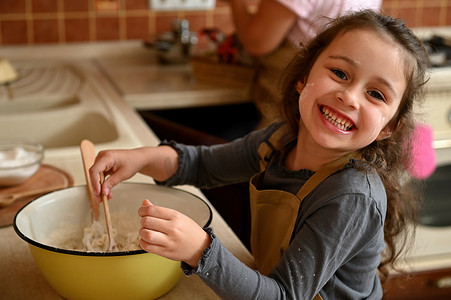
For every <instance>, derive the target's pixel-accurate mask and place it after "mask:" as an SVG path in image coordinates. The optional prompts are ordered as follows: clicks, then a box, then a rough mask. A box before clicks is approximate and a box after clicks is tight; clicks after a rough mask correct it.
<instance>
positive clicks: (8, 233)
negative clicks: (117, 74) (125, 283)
mask: <svg viewBox="0 0 451 300" xmlns="http://www.w3.org/2000/svg"><path fill="white" fill-rule="evenodd" d="M132 44H133V43H132ZM134 45H135V46H136V43H135V44H134ZM129 46H130V44H129V43H126V45H124V48H125V49H127V48H128V47H129ZM119 48H121V47H120V45H116V44H110V43H106V44H92V45H72V46H67V45H63V46H59V45H58V46H30V47H2V48H1V49H0V57H5V58H8V59H10V60H22V59H26V60H29V61H63V62H68V63H71V64H73V66H75V67H77V65H79V66H80V70H81V71H82V73H81V74H82V75H83V76H84V77H83V78H84V79H86V82H88V83H90V84H91V85H92V87H91V88H92V90H93V91H92V93H93V94H94V95H95V96H96V97H94V98H90V99H81V100H80V101H79V102H77V103H76V104H70V105H69V106H68V107H67V108H52V109H49V111H48V112H47V111H44V112H43V111H37V112H35V113H34V112H25V113H18V114H17V116H18V117H32V116H39V115H41V116H43V117H44V118H45V117H46V116H50V115H52V116H53V115H58V114H60V113H65V114H66V113H67V115H68V116H69V115H70V112H71V111H72V112H78V113H80V112H83V111H84V110H83V109H90V108H92V107H95V106H98V105H105V111H106V112H105V114H107V116H106V117H107V119H108V121H109V122H110V123H111V124H112V126H115V127H116V130H117V134H118V137H117V138H116V139H115V140H111V141H106V142H102V143H98V144H96V150H98V151H99V150H103V149H109V148H133V147H140V146H145V145H149V146H152V145H157V144H158V142H159V141H158V139H157V137H156V136H155V135H154V134H153V132H152V131H151V130H150V129H149V128H148V127H147V125H146V124H145V123H144V122H143V121H142V120H141V119H140V118H139V115H138V114H137V113H136V112H135V111H134V109H133V108H132V107H131V105H130V104H129V103H127V102H126V101H125V100H124V97H123V95H122V94H121V93H120V91H118V89H117V87H116V86H114V85H112V84H111V82H110V81H109V79H108V78H107V77H106V76H105V75H104V74H102V71H99V70H100V66H99V65H97V63H96V62H95V61H96V58H98V57H100V56H101V57H103V58H106V57H108V58H112V57H121V56H124V55H125V54H126V53H127V50H124V49H122V48H121V49H120V50H119ZM125 56H126V55H125ZM77 61H79V62H80V63H79V64H77ZM93 66H94V67H93ZM80 70H77V72H78V71H80ZM208 89H210V90H211V91H213V93H214V91H215V89H214V88H213V87H211V86H209V87H208ZM232 90H233V89H232ZM221 94H222V92H221V90H219V95H221ZM225 94H227V93H225ZM195 95H196V94H195V93H194V94H193V95H192V97H193V98H195ZM220 98H221V97H220ZM226 98H227V97H223V98H222V99H226ZM102 99H107V101H103V100H102ZM89 101H94V102H96V103H94V102H92V103H90V102H89ZM102 101H103V102H105V103H103V102H102ZM225 101H226V102H227V99H226V100H225ZM6 116H7V117H8V118H9V117H11V116H13V117H14V114H12V115H11V114H8V115H5V117H6ZM55 125H56V124H55ZM68 134H69V133H68ZM43 163H45V164H48V165H52V166H54V167H57V168H59V169H61V170H64V171H65V172H67V173H68V174H70V175H71V176H72V177H73V179H74V184H75V185H80V184H84V183H85V178H84V173H83V165H82V161H81V155H80V152H79V149H78V147H76V146H65V147H60V148H58V147H51V148H48V149H46V151H45V159H44V161H43ZM129 181H132V182H152V179H150V178H148V177H145V176H143V175H139V174H138V175H136V176H134V177H133V178H131V179H129ZM179 188H182V189H184V190H187V191H189V192H191V193H193V194H196V195H198V196H199V197H201V198H203V199H204V200H205V201H206V202H207V203H208V204H209V205H210V207H211V208H212V212H213V218H212V223H211V226H212V227H213V228H214V229H215V232H216V234H217V236H218V237H219V238H220V239H221V241H222V242H223V244H224V245H225V246H226V247H227V248H228V249H229V250H230V251H231V252H232V253H233V254H234V255H235V256H236V257H237V258H238V259H240V260H241V261H242V262H243V263H245V264H246V265H248V266H253V257H252V255H251V254H250V253H249V251H248V250H247V249H246V247H245V246H244V245H243V244H242V243H241V241H240V240H239V239H238V237H237V236H236V235H235V234H234V233H233V231H232V230H231V229H230V227H229V226H228V225H227V224H226V222H225V221H224V220H223V218H222V217H221V216H220V215H219V213H218V212H217V211H216V210H215V209H214V207H212V206H211V204H210V202H209V201H208V199H206V198H205V196H204V195H203V194H202V193H201V192H200V191H199V190H198V189H196V188H193V187H190V186H182V187H179ZM0 240H1V242H0V299H46V300H47V299H61V297H60V296H59V295H58V294H57V293H56V292H55V291H54V290H53V289H52V288H51V287H50V286H49V285H48V284H47V282H46V281H45V279H44V277H43V276H42V274H41V273H40V271H39V270H38V268H37V265H36V264H35V262H34V260H33V258H32V256H31V253H30V252H29V249H28V245H27V243H26V242H24V241H23V240H21V239H20V238H19V237H18V236H17V234H16V233H15V232H14V229H13V227H12V226H5V227H1V228H0ZM161 299H218V297H217V296H216V295H215V294H214V293H213V291H212V290H211V289H210V288H208V287H207V286H206V285H205V284H204V283H203V282H202V281H201V280H200V279H199V278H198V277H197V276H191V277H184V276H182V278H181V279H180V281H179V282H178V284H177V285H176V286H175V288H174V289H172V290H171V291H170V292H169V293H167V294H166V295H164V296H163V297H161Z"/></svg>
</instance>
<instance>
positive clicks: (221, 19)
mask: <svg viewBox="0 0 451 300" xmlns="http://www.w3.org/2000/svg"><path fill="white" fill-rule="evenodd" d="M214 27H215V28H218V29H219V30H221V31H222V32H224V33H225V34H231V33H232V32H234V31H235V26H234V25H233V18H232V15H230V14H224V13H218V14H215V15H214Z"/></svg>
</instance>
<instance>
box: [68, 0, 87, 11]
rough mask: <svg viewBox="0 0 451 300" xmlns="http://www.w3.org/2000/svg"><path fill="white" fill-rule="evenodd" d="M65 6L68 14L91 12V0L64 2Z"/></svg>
mask: <svg viewBox="0 0 451 300" xmlns="http://www.w3.org/2000/svg"><path fill="white" fill-rule="evenodd" d="M63 5H64V11H66V12H88V11H89V0H64V2H63Z"/></svg>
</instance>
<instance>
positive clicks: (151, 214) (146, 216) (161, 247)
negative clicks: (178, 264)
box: [138, 200, 211, 268]
mask: <svg viewBox="0 0 451 300" xmlns="http://www.w3.org/2000/svg"><path fill="white" fill-rule="evenodd" d="M138 213H139V215H140V216H141V226H142V228H141V229H140V231H139V237H140V245H141V247H142V248H143V249H144V250H145V251H147V252H150V253H155V254H157V255H160V256H163V257H166V258H168V259H172V260H179V261H184V262H185V263H187V264H188V265H190V266H191V267H193V268H196V267H197V264H198V262H199V260H200V259H201V257H202V253H203V251H204V249H206V248H207V247H208V246H209V245H210V243H211V240H210V236H209V235H208V234H207V233H206V232H205V231H204V230H203V229H202V228H201V227H200V226H199V225H198V224H197V223H196V222H194V221H193V220H192V219H190V218H189V217H187V216H185V215H184V214H182V213H180V212H178V211H176V210H173V209H170V208H165V207H160V206H155V205H153V204H152V203H150V201H149V200H144V201H143V203H142V206H141V207H140V208H139V211H138Z"/></svg>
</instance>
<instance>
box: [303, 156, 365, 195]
mask: <svg viewBox="0 0 451 300" xmlns="http://www.w3.org/2000/svg"><path fill="white" fill-rule="evenodd" d="M351 158H354V159H358V158H360V155H359V153H358V152H352V153H349V154H348V155H345V156H342V157H340V158H339V159H337V160H334V161H331V162H329V163H327V164H326V165H324V166H322V167H321V168H320V169H319V170H318V171H317V172H315V174H313V175H312V177H310V178H309V180H307V182H306V183H305V184H304V185H303V186H302V188H301V189H300V190H299V192H298V193H297V194H296V196H297V197H298V198H299V199H300V201H302V200H303V199H304V198H305V197H306V196H307V195H308V194H310V193H311V192H312V191H313V190H314V189H315V187H316V186H317V185H318V184H320V183H321V182H322V181H323V180H324V179H326V178H327V177H329V175H331V174H332V173H334V172H336V171H338V170H340V169H342V168H344V166H345V165H346V164H347V163H348V162H349V160H350V159H351Z"/></svg>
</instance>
